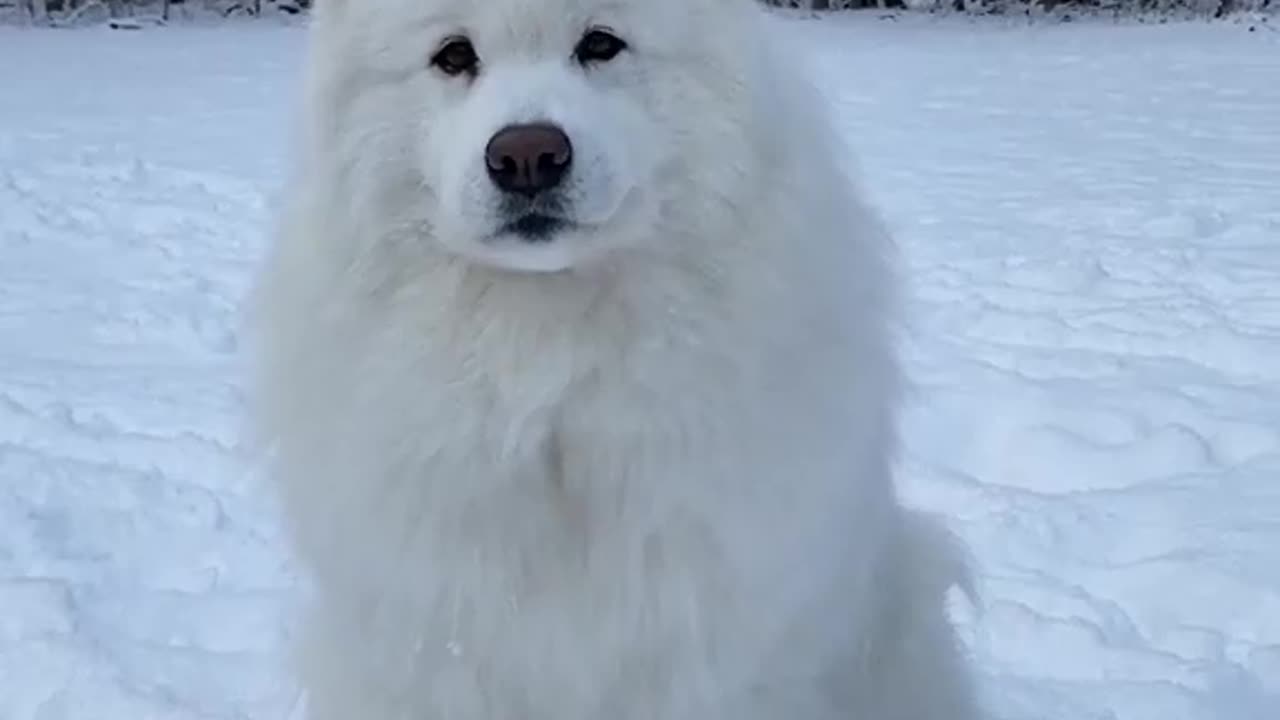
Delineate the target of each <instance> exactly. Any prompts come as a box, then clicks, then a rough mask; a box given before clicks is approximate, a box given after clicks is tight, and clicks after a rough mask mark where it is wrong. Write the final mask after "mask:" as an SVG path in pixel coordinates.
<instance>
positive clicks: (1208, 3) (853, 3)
mask: <svg viewBox="0 0 1280 720" xmlns="http://www.w3.org/2000/svg"><path fill="white" fill-rule="evenodd" d="M312 2H313V0H0V15H4V11H6V10H8V11H9V12H10V14H15V13H16V14H18V15H19V16H22V17H25V18H27V19H29V20H32V21H35V22H37V23H50V22H54V23H58V24H72V23H75V22H77V21H80V20H84V21H88V22H93V21H97V20H103V19H115V20H121V19H127V18H138V17H147V18H152V19H161V20H165V19H169V18H171V17H172V16H173V14H174V13H175V12H178V13H181V14H184V15H190V14H193V13H202V14H216V15H223V16H231V15H249V16H257V15H263V14H276V13H287V14H298V13H302V12H305V11H306V9H307V8H308V7H310V5H311V3H312ZM762 2H765V3H766V4H768V5H774V6H778V7H785V8H794V9H801V10H812V11H826V10H863V9H879V10H907V11H917V12H960V13H969V14H979V15H1032V16H1035V15H1047V14H1053V13H1058V12H1063V11H1071V10H1076V11H1084V12H1104V13H1114V14H1130V15H1132V14H1146V13H1153V14H1161V13H1178V12H1181V13H1189V14H1195V15H1201V16H1215V17H1222V16H1225V15H1230V14H1233V13H1240V12H1275V11H1277V10H1280V0H762Z"/></svg>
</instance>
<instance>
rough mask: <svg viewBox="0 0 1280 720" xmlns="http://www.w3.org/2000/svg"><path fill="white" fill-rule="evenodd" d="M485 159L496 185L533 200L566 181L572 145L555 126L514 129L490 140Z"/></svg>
mask: <svg viewBox="0 0 1280 720" xmlns="http://www.w3.org/2000/svg"><path fill="white" fill-rule="evenodd" d="M484 157H485V164H486V165H488V167H489V177H490V178H491V179H492V180H493V183H494V184H495V185H497V186H498V187H499V188H501V189H502V190H503V191H505V192H509V193H519V194H521V195H529V196H533V195H537V194H538V193H540V192H543V191H546V190H550V189H551V188H553V187H555V186H556V185H559V184H560V181H561V180H563V179H564V176H565V173H566V172H567V171H568V170H569V164H570V163H571V162H572V161H573V145H572V144H570V142H569V136H568V135H565V133H564V131H563V130H561V129H560V128H558V127H556V126H555V125H548V124H536V125H511V126H509V127H506V128H503V129H502V130H499V131H498V132H497V134H495V135H494V136H493V137H492V138H490V139H489V145H488V146H487V147H485V150H484Z"/></svg>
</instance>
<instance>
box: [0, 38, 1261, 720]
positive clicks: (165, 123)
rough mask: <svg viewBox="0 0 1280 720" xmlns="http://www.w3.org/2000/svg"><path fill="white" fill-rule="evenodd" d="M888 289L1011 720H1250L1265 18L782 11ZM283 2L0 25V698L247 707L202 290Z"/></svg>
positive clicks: (228, 412)
mask: <svg viewBox="0 0 1280 720" xmlns="http://www.w3.org/2000/svg"><path fill="white" fill-rule="evenodd" d="M787 32H793V33H795V34H796V36H797V38H798V39H800V40H803V41H805V42H807V43H808V44H809V46H810V47H812V48H813V52H812V55H811V57H810V58H809V60H811V61H812V63H813V66H814V68H815V69H816V71H817V73H818V78H819V81H820V83H821V84H822V87H823V88H824V89H825V90H826V91H827V92H828V94H829V95H830V97H831V99H832V101H833V103H834V104H835V105H836V109H837V112H838V113H839V117H840V121H841V123H842V125H843V127H844V128H846V129H847V130H848V135H849V137H850V139H851V140H852V141H853V144H854V147H855V150H856V152H857V153H858V161H859V163H860V166H861V168H860V169H861V173H862V175H863V178H864V180H865V183H866V184H867V185H868V186H869V188H870V190H871V192H872V193H873V196H874V198H875V199H876V200H877V201H878V202H879V204H880V206H881V207H882V208H883V210H884V212H885V214H886V215H887V217H888V219H889V221H890V222H891V223H892V225H893V227H894V229H895V231H896V232H897V235H898V237H899V239H900V241H901V244H902V249H903V262H902V265H903V271H904V273H903V274H904V277H905V279H906V281H907V282H908V283H909V285H910V288H909V289H910V296H909V297H910V313H909V324H910V327H909V338H908V341H907V343H906V348H905V350H906V353H907V358H908V361H909V364H910V370H911V373H912V377H913V381H914V393H913V395H912V398H911V406H910V408H909V411H908V413H907V416H906V418H905V420H904V429H905V431H906V445H907V447H906V453H905V457H904V460H903V463H902V481H903V486H904V488H905V491H906V494H907V496H908V498H909V499H910V500H911V501H912V502H913V503H916V504H918V505H921V506H924V507H927V508H930V509H934V510H937V511H940V512H942V513H943V514H945V516H946V517H947V518H948V520H949V521H950V523H951V524H952V526H953V527H954V528H955V529H956V530H957V532H959V533H960V534H961V535H963V536H964V538H965V539H966V540H967V541H968V542H969V543H970V544H971V546H972V549H973V555H974V558H975V562H976V564H977V567H978V572H979V579H980V583H981V587H980V589H981V591H982V593H983V604H982V607H981V608H980V610H974V609H972V608H969V607H966V606H965V605H964V604H963V603H957V606H956V611H957V616H958V618H959V619H960V621H961V622H962V624H963V628H964V632H965V639H966V642H967V643H968V644H969V645H970V646H971V647H972V649H973V652H974V656H975V658H976V660H977V661H978V663H979V667H980V670H981V680H982V682H983V687H984V691H985V692H986V693H987V695H988V696H989V698H990V701H991V703H992V705H993V707H995V708H996V709H997V710H998V711H999V716H1000V717H1002V718H1010V719H1017V720H1104V719H1114V720H1277V719H1278V718H1280V33H1276V32H1273V31H1271V30H1270V29H1268V28H1267V27H1265V26H1263V27H1261V28H1259V30H1258V31H1257V32H1249V31H1248V29H1247V28H1246V27H1245V26H1242V25H1235V24H1226V23H1222V24H1206V23H1189V24H1176V23H1175V24H1169V25H1136V24H1131V25H1126V26H1116V25H1109V24H1104V23H1100V22H1080V23H1072V24H1066V25H1052V26H1050V25H1041V26H1034V27H1031V26H1026V25H1020V24H1008V23H977V22H971V21H964V20H947V21H938V20H925V19H900V20H899V21H896V22H890V21H883V20H879V19H877V18H876V17H875V16H874V15H859V16H855V17H853V18H848V19H841V20H835V21H826V22H823V23H818V22H812V21H804V22H792V23H791V24H790V26H789V29H788V30H787ZM301 40H302V33H301V31H300V30H299V29H297V28H285V27H276V26H271V25H269V24H268V23H259V24H257V25H252V24H248V25H235V26H226V27H217V28H208V27H205V28H196V27H170V28H150V29H147V30H143V31H140V32H132V33H124V32H113V31H109V30H105V29H103V30H97V29H92V30H61V31H32V30H13V29H10V30H0V66H2V67H3V68H4V74H3V76H2V77H3V79H0V718H3V720H63V719H66V720H81V719H83V720H194V719H196V718H201V719H208V720H213V719H218V720H222V719H227V720H230V719H232V718H235V719H241V718H243V719H251V720H275V719H277V718H285V717H287V716H288V715H289V713H290V711H291V709H292V708H293V707H294V703H295V693H294V692H293V691H292V690H291V688H290V687H289V684H288V682H287V681H286V680H285V675H284V674H283V671H282V666H283V660H284V651H283V648H284V643H285V637H286V634H287V628H288V625H289V620H290V606H289V604H288V600H289V597H290V595H289V593H290V591H291V589H293V588H295V587H296V586H297V580H296V578H295V577H294V576H293V575H292V574H291V572H290V566H289V562H288V558H287V556H286V554H285V552H284V550H283V547H282V543H281V538H280V536H279V533H278V530H277V521H276V516H275V514H274V510H273V508H272V505H271V502H270V500H269V498H268V497H267V495H266V494H265V492H264V491H263V488H262V486H261V484H260V483H259V482H258V480H259V478H258V477H257V476H256V475H255V474H254V471H253V468H252V466H251V464H250V463H249V461H248V455H247V449H246V446H245V443H244V441H243V440H242V429H243V410H244V397H243V392H242V390H241V388H242V385H243V383H242V377H243V375H242V372H243V367H242V358H241V357H240V355H239V354H238V349H239V348H238V344H237V336H238V334H239V330H238V328H239V326H240V323H241V321H242V316H241V312H242V300H243V298H244V296H245V292H246V289H247V287H248V283H249V279H250V276H251V273H252V270H253V267H254V264H255V263H256V262H257V260H258V259H259V258H260V257H261V252H262V250H263V248H264V244H265V238H266V235H267V233H268V232H269V230H270V226H271V214H272V208H273V203H274V197H275V196H276V194H277V193H278V189H279V186H280V184H281V183H282V182H283V169H284V164H285V161H286V156H285V153H286V151H287V148H288V134H287V132H286V129H287V122H288V118H289V112H290V111H291V109H292V107H291V101H292V100H293V99H294V97H295V94H296V92H295V85H294V81H295V79H296V77H297V71H298V66H299V60H300V51H301V48H302V42H301Z"/></svg>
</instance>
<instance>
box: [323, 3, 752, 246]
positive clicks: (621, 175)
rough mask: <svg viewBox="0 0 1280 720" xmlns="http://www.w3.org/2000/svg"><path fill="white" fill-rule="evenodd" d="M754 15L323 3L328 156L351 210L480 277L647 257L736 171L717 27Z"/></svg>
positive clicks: (734, 96)
mask: <svg viewBox="0 0 1280 720" xmlns="http://www.w3.org/2000/svg"><path fill="white" fill-rule="evenodd" d="M746 2H747V0H484V1H483V2H477V1H476V0H327V1H326V0H321V2H320V6H321V7H320V11H319V12H320V17H319V18H318V20H317V25H318V30H317V34H318V40H317V44H316V46H315V48H314V51H313V57H315V62H316V65H317V67H319V68H320V73H319V74H320V77H319V78H318V82H319V84H318V85H317V87H319V88H321V89H322V91H321V94H322V96H323V102H321V103H318V104H316V105H315V106H313V110H312V112H313V113H319V114H326V113H329V114H331V115H332V117H328V118H323V119H322V120H321V124H324V123H328V124H329V127H330V130H329V132H328V133H327V135H328V137H329V138H330V139H329V140H328V142H327V144H326V147H325V150H324V152H327V153H337V154H338V156H339V157H338V158H337V160H338V165H339V166H340V167H342V168H344V173H345V176H346V178H347V181H348V182H347V188H346V191H347V192H350V193H352V194H353V195H354V196H356V197H355V198H353V200H355V201H357V202H360V205H362V206H366V207H370V208H373V210H371V211H372V212H378V213H382V214H386V215H392V216H398V218H397V219H400V220H404V219H407V218H417V219H418V220H419V221H420V222H421V224H422V225H423V227H426V228H429V232H426V233H424V236H425V237H424V240H425V241H427V242H434V243H438V244H439V245H440V246H441V247H442V248H443V249H445V250H447V251H448V252H450V253H453V254H456V255H459V256H462V257H465V258H467V259H469V260H472V261H476V262H481V263H485V264H488V265H492V266H497V267H501V268H505V269H511V270H523V271H559V270H564V269H567V268H572V267H577V266H581V265H584V264H587V263H590V262H591V261H592V260H593V259H596V258H599V257H602V256H604V255H606V254H608V253H610V252H612V251H616V250H619V249H623V248H636V247H638V246H642V245H643V243H645V242H649V241H650V240H651V239H652V238H654V237H655V236H657V235H660V234H662V233H663V226H664V223H668V222H673V221H674V220H673V219H672V218H671V217H670V215H671V213H670V212H669V210H670V207H671V205H672V203H673V201H674V200H679V201H681V202H684V203H686V204H687V203H688V202H689V201H690V197H692V198H697V199H698V200H699V201H701V202H704V203H707V204H714V203H715V200H714V198H715V197H719V196H721V194H722V191H723V186H725V185H729V184H732V178H731V177H727V176H728V175H733V174H734V173H735V171H737V172H739V173H740V172H741V170H742V168H741V167H739V166H740V160H741V157H740V151H739V150H738V149H737V148H738V147H739V146H740V145H741V144H742V143H743V142H745V141H743V140H742V139H741V138H740V137H736V134H740V133H741V132H742V131H743V130H742V128H741V127H740V125H741V123H740V122H739V119H738V118H737V117H736V115H737V114H741V113H740V111H739V106H740V105H741V103H742V102H743V99H742V98H741V97H740V95H742V94H743V88H742V82H741V81H740V79H739V78H738V77H737V74H738V73H740V72H741V71H740V69H739V67H737V63H738V60H737V59H736V58H735V55H734V53H735V52H736V50H737V49H736V48H734V47H730V44H729V43H730V41H728V40H726V39H725V38H724V35H725V34H726V33H725V31H724V28H723V27H717V24H723V23H728V22H739V21H740V17H739V15H740V10H741V5H742V4H743V3H746ZM366 194H371V196H370V197H364V198H362V197H361V196H362V195H366ZM362 200H363V201H362ZM361 201H362V202H361Z"/></svg>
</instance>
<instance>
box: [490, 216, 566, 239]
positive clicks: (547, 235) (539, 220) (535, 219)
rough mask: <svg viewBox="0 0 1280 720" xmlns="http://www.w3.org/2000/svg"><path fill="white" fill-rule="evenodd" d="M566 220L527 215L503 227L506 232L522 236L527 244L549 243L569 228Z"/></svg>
mask: <svg viewBox="0 0 1280 720" xmlns="http://www.w3.org/2000/svg"><path fill="white" fill-rule="evenodd" d="M568 225H569V223H568V222H567V221H566V220H565V219H564V218H559V217H556V216H554V215H546V214H543V213H526V214H524V215H521V216H520V217H519V218H517V219H516V220H514V221H512V222H509V223H507V224H506V225H504V226H503V228H502V229H503V231H504V232H509V233H511V234H513V235H518V236H520V238H521V239H523V240H525V241H527V242H534V243H539V242H548V241H550V240H551V237H552V236H553V235H555V234H556V233H557V232H559V231H560V230H563V229H564V228H565V227H567V226H568Z"/></svg>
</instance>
